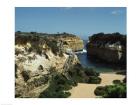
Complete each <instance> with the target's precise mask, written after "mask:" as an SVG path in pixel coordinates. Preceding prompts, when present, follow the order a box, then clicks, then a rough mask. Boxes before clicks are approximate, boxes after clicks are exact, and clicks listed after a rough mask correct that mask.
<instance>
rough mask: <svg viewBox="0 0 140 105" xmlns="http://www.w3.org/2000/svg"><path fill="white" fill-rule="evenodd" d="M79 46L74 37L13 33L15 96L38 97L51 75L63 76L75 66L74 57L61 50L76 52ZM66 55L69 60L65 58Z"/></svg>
mask: <svg viewBox="0 0 140 105" xmlns="http://www.w3.org/2000/svg"><path fill="white" fill-rule="evenodd" d="M22 34H23V33H22ZM33 34H34V33H33ZM66 43H67V44H66ZM65 44H66V45H65ZM76 44H77V45H76ZM82 44H83V43H82V40H80V39H79V38H78V37H75V36H68V37H67V35H66V36H65V37H64V36H63V37H62V36H61V35H60V36H57V37H56V36H51V35H50V36H39V35H21V33H20V34H19V33H18V35H17V34H16V45H15V76H16V81H15V82H16V88H15V90H16V91H15V92H16V97H38V96H39V93H41V92H42V91H44V89H46V88H47V87H48V86H49V82H48V81H49V80H50V78H51V76H52V75H53V74H54V73H58V72H59V73H64V74H67V73H66V72H67V70H66V69H67V68H69V66H73V65H75V64H77V63H79V60H78V58H77V56H76V55H75V54H73V55H68V54H66V53H65V50H66V48H71V49H72V50H73V51H77V50H80V49H82V48H83V45H82ZM63 45H64V46H65V47H63ZM70 56H72V59H69V58H71V57H70ZM68 63H69V64H68Z"/></svg>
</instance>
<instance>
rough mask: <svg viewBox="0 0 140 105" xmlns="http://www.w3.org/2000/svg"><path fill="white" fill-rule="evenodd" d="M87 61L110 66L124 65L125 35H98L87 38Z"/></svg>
mask: <svg viewBox="0 0 140 105" xmlns="http://www.w3.org/2000/svg"><path fill="white" fill-rule="evenodd" d="M87 55H88V56H90V57H89V59H93V60H95V59H96V60H100V61H103V62H105V63H111V64H113V63H114V64H126V35H121V34H119V33H113V34H104V33H98V34H94V35H93V36H91V37H89V42H88V44H87Z"/></svg>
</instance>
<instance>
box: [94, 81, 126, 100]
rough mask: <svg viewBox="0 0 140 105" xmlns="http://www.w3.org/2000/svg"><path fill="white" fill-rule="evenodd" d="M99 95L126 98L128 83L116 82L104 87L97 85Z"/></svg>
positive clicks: (96, 91)
mask: <svg viewBox="0 0 140 105" xmlns="http://www.w3.org/2000/svg"><path fill="white" fill-rule="evenodd" d="M94 93H95V94H96V95H97V96H102V97H104V98H126V84H124V83H121V84H116V85H109V86H104V87H97V88H96V89H95V91H94Z"/></svg>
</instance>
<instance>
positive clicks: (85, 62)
mask: <svg viewBox="0 0 140 105" xmlns="http://www.w3.org/2000/svg"><path fill="white" fill-rule="evenodd" d="M86 44H87V41H86V40H84V45H85V46H84V49H83V51H80V52H77V53H76V54H77V56H78V58H79V60H80V62H81V64H82V66H84V67H90V68H94V70H95V71H97V72H114V71H119V69H118V68H116V67H114V66H112V65H107V64H103V63H96V62H93V61H90V60H89V59H88V58H87V52H86Z"/></svg>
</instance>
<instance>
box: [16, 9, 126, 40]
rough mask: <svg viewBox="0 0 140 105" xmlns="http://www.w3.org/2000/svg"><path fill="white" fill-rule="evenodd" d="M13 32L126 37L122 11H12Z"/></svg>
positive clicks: (123, 12)
mask: <svg viewBox="0 0 140 105" xmlns="http://www.w3.org/2000/svg"><path fill="white" fill-rule="evenodd" d="M15 31H24V32H31V31H36V32H47V33H57V32H68V33H73V34H76V35H78V36H80V37H81V38H83V39H85V38H86V39H87V38H88V36H90V35H92V34H94V33H98V32H104V33H112V32H120V33H122V34H126V8H125V7H16V8H15Z"/></svg>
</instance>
